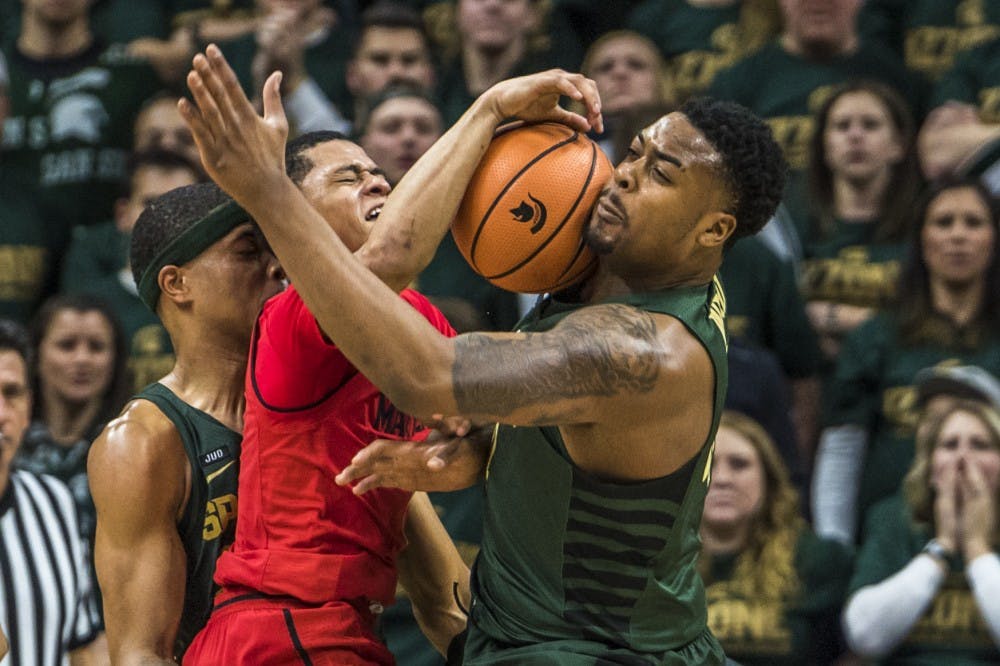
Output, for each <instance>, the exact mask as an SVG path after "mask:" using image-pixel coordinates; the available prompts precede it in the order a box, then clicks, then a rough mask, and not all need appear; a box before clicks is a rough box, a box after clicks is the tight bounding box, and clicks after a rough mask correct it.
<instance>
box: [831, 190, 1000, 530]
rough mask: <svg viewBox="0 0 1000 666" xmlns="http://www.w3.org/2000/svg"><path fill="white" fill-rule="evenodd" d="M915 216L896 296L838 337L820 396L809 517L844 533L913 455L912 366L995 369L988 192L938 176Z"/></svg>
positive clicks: (997, 289) (999, 352) (998, 237)
mask: <svg viewBox="0 0 1000 666" xmlns="http://www.w3.org/2000/svg"><path fill="white" fill-rule="evenodd" d="M916 220H917V223H916V224H915V225H914V229H913V240H912V241H911V244H910V249H909V256H908V257H907V259H906V262H905V265H904V268H903V270H902V273H901V275H900V279H899V282H898V286H897V290H896V291H897V293H896V296H895V302H894V304H893V305H892V306H891V308H890V309H889V310H888V311H886V312H883V313H880V314H878V315H876V316H874V317H872V318H871V319H869V320H868V321H866V322H865V323H864V324H861V325H860V326H858V328H857V329H855V330H854V332H852V333H851V334H850V335H849V336H848V337H847V338H846V340H845V342H844V347H843V349H842V350H841V352H840V356H839V358H838V362H837V367H836V370H835V373H834V377H833V379H832V382H831V385H830V391H829V394H828V395H827V396H825V398H824V400H825V402H826V408H827V409H826V412H827V424H826V425H827V427H826V428H825V429H824V431H823V434H822V436H821V439H820V447H819V452H818V455H817V459H816V467H815V474H814V477H813V518H814V520H815V524H816V531H817V532H819V533H820V534H822V535H825V536H831V537H834V538H837V539H840V540H843V541H845V542H850V543H853V542H854V541H855V538H856V531H857V530H856V526H857V525H858V524H859V523H858V519H859V518H861V519H863V517H864V514H865V512H866V511H867V509H868V508H869V507H871V505H872V504H874V503H875V502H876V501H878V500H881V499H883V498H885V497H888V496H889V495H892V494H893V493H895V492H896V491H897V490H898V489H899V487H900V484H901V483H902V480H903V477H904V476H905V474H906V470H908V469H909V467H910V463H911V461H912V460H913V433H914V426H915V424H916V421H917V412H916V409H915V406H916V399H915V398H916V390H915V388H914V386H913V384H914V377H915V376H916V374H917V372H918V371H919V370H921V369H922V368H926V367H931V366H935V365H938V364H940V363H942V362H948V363H949V364H956V365H957V364H970V365H978V366H980V367H982V368H983V369H984V370H986V371H988V372H991V373H993V374H994V375H1000V264H998V256H997V255H998V252H1000V233H998V230H997V223H998V222H997V203H996V200H995V199H994V198H993V197H992V196H991V195H990V193H989V191H987V190H986V189H985V187H983V185H982V184H981V183H979V182H978V181H974V180H950V181H946V182H941V183H938V184H937V185H935V186H934V187H933V188H931V190H930V191H929V192H928V193H927V195H926V196H925V198H924V200H923V202H922V205H921V206H920V207H919V209H918V213H917V217H916Z"/></svg>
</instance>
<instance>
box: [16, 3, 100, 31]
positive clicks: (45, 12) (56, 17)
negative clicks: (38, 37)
mask: <svg viewBox="0 0 1000 666" xmlns="http://www.w3.org/2000/svg"><path fill="white" fill-rule="evenodd" d="M92 1H93V0H21V3H22V4H23V6H24V15H25V16H26V17H28V19H29V20H30V19H34V20H36V21H41V22H42V23H44V24H46V25H48V26H50V27H62V26H68V25H70V24H72V23H74V22H76V21H79V20H81V19H86V18H87V12H88V11H89V9H90V5H91V3H92Z"/></svg>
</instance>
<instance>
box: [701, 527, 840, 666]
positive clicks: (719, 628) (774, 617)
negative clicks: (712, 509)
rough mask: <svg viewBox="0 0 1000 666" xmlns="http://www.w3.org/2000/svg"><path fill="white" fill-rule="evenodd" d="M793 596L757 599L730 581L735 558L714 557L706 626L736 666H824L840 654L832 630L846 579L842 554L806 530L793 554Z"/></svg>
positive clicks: (833, 544) (834, 544) (837, 547)
mask: <svg viewBox="0 0 1000 666" xmlns="http://www.w3.org/2000/svg"><path fill="white" fill-rule="evenodd" d="M792 558H793V563H794V566H795V573H796V575H797V577H798V581H797V582H798V591H797V592H795V593H793V594H789V595H785V596H779V595H775V596H773V597H765V598H759V597H757V596H754V595H751V594H747V592H746V591H745V590H744V589H743V588H742V586H741V585H740V584H739V582H738V581H736V580H734V579H733V573H734V571H735V568H736V562H737V556H736V555H727V556H715V557H713V558H712V560H711V566H710V572H709V574H708V576H707V578H706V581H705V583H706V586H707V587H706V593H707V595H708V625H709V626H710V627H711V628H712V633H713V634H715V636H716V638H718V639H719V642H720V643H722V646H723V647H724V648H725V650H726V655H727V656H729V657H730V658H732V659H734V660H736V661H737V662H739V663H740V664H741V666H802V665H803V664H820V663H827V662H829V661H831V660H832V659H833V658H834V657H836V656H837V655H838V654H839V652H840V647H839V643H840V637H839V632H838V631H837V627H838V626H839V621H840V610H841V607H842V606H843V603H844V595H845V593H846V592H847V583H848V581H849V580H850V577H851V556H850V554H849V553H848V551H847V549H846V548H845V547H844V546H843V545H841V544H839V543H837V542H835V541H830V540H828V539H821V538H819V537H817V536H816V535H815V534H813V533H812V532H811V531H809V530H806V531H804V532H802V534H801V535H800V536H799V539H798V542H797V543H796V545H795V552H794V553H793V554H792Z"/></svg>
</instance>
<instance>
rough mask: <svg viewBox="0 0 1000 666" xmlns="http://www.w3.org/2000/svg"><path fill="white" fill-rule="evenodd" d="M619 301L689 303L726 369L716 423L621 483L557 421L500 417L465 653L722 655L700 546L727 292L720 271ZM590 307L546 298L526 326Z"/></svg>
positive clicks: (706, 658)
mask: <svg viewBox="0 0 1000 666" xmlns="http://www.w3.org/2000/svg"><path fill="white" fill-rule="evenodd" d="M614 302H623V303H626V304H629V305H632V306H634V307H637V308H641V309H643V310H646V311H650V312H658V313H663V314H668V315H671V316H673V317H676V318H677V319H679V320H680V321H681V322H683V323H684V325H685V326H686V327H687V328H688V330H689V331H690V332H691V334H692V335H694V336H695V337H696V338H697V339H698V340H699V341H700V342H701V344H702V345H703V346H704V347H705V349H706V350H707V351H708V354H709V356H710V357H711V360H712V365H713V367H714V369H715V378H716V380H715V399H714V405H713V409H714V412H713V422H712V429H711V431H710V433H709V436H708V438H707V439H706V440H705V442H704V444H703V445H702V447H701V450H700V452H699V453H697V454H696V455H695V456H694V457H693V458H692V459H691V460H690V461H689V462H688V463H687V464H685V465H684V466H683V467H681V468H680V469H678V470H677V471H675V472H673V473H672V474H669V475H667V476H665V477H662V478H659V479H654V480H650V481H644V482H635V483H615V482H611V481H605V480H601V479H598V478H595V477H594V476H592V475H590V474H588V473H587V472H585V471H584V470H582V469H580V468H579V467H577V466H576V465H575V464H574V463H573V461H572V460H571V459H570V456H569V454H568V453H567V451H566V447H565V445H564V443H563V440H562V436H561V435H560V432H559V429H558V428H556V427H511V426H503V425H500V426H498V429H497V433H496V436H495V442H494V448H493V452H492V455H491V458H490V462H489V465H488V467H487V476H486V504H485V510H484V513H485V523H484V530H483V544H482V550H481V551H480V555H479V558H478V559H477V561H476V566H475V569H474V573H473V578H472V586H473V603H472V609H471V610H472V614H471V618H470V625H469V626H470V633H469V639H468V641H469V642H468V644H467V646H466V661H465V663H466V664H498V663H500V664H534V663H546V664H598V663H635V664H699V665H700V666H704V665H707V664H721V663H722V661H723V655H722V650H721V649H720V648H719V646H718V644H717V643H716V641H715V639H714V638H712V636H711V633H710V632H709V631H708V628H707V624H706V608H705V591H704V588H703V586H702V583H701V578H700V576H699V575H698V572H697V571H696V569H695V560H696V558H697V557H698V551H699V549H700V539H699V536H698V526H699V523H700V521H701V512H702V507H703V505H704V500H705V493H706V490H707V488H708V479H709V473H710V469H711V451H712V444H713V442H714V441H715V431H716V428H717V427H718V421H719V416H720V414H721V412H722V406H723V400H724V398H725V393H726V385H727V380H728V374H727V373H728V369H727V363H726V349H725V344H726V343H725V334H724V331H723V327H724V323H723V319H724V317H725V296H724V295H723V293H722V289H721V286H720V285H719V283H718V281H717V280H715V281H713V283H712V284H710V285H707V286H699V287H690V288H683V289H671V290H665V291H661V292H655V293H648V294H634V295H631V296H628V297H625V298H622V299H615V301H614ZM580 307H581V306H579V305H566V304H560V303H554V302H553V301H551V300H549V299H546V300H544V301H543V302H542V303H541V304H540V305H539V306H538V307H536V308H535V310H534V311H533V312H532V313H529V315H528V316H527V317H526V318H525V320H524V322H523V324H524V325H523V327H522V330H528V331H544V330H548V329H551V328H552V327H554V326H555V325H556V324H557V323H558V322H559V321H561V320H562V319H563V318H564V317H565V316H566V315H568V314H570V313H571V312H574V311H577V310H579V309H580ZM668 436H669V435H666V434H664V437H668Z"/></svg>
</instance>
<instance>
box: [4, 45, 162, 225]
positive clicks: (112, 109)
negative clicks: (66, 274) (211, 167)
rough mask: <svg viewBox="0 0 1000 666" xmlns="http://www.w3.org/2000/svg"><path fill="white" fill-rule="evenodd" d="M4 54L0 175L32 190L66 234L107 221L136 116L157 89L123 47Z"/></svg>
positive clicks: (155, 81)
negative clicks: (45, 55) (6, 102)
mask: <svg viewBox="0 0 1000 666" xmlns="http://www.w3.org/2000/svg"><path fill="white" fill-rule="evenodd" d="M4 55H5V56H6V57H7V67H8V69H9V70H10V84H9V86H8V89H7V93H8V95H9V97H10V112H9V114H8V116H7V120H6V122H5V123H4V131H3V143H2V144H0V146H2V150H3V160H4V162H3V168H4V169H8V168H9V169H11V170H13V171H16V172H18V173H20V174H22V175H23V176H24V178H26V179H28V180H29V181H31V182H34V183H36V184H37V187H38V191H39V194H40V195H41V196H42V197H43V198H44V199H45V201H46V203H47V204H48V205H50V206H52V208H53V210H54V212H55V213H56V214H57V215H58V216H59V218H60V220H61V223H63V224H65V225H66V227H67V228H72V227H73V226H75V225H78V224H83V225H88V224H96V223H98V222H102V221H104V220H107V219H109V218H110V217H111V216H112V214H113V212H114V204H115V200H116V199H118V198H119V197H120V196H121V194H122V191H123V188H124V187H125V185H126V184H127V175H128V174H127V172H126V161H127V157H128V153H129V151H130V150H131V148H132V127H133V124H134V122H135V116H136V114H137V113H138V111H139V109H140V107H141V106H142V103H143V102H144V101H145V100H146V99H147V98H148V97H150V96H151V95H152V94H153V93H155V92H156V91H157V89H159V87H160V82H159V79H158V78H157V76H156V74H155V73H154V72H153V70H152V68H151V67H150V66H149V65H148V64H147V63H146V62H144V61H141V60H138V59H136V58H133V57H131V56H129V55H127V54H126V52H125V45H123V44H115V45H112V46H109V47H104V46H103V45H102V44H100V43H98V42H94V43H93V44H92V45H91V46H89V47H88V48H87V49H85V50H84V51H83V52H81V53H78V54H76V55H74V56H71V57H68V58H50V59H46V60H36V59H34V58H29V57H27V56H26V55H24V54H23V53H21V52H20V51H19V50H18V49H17V48H11V49H7V50H6V51H5V53H4Z"/></svg>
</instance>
